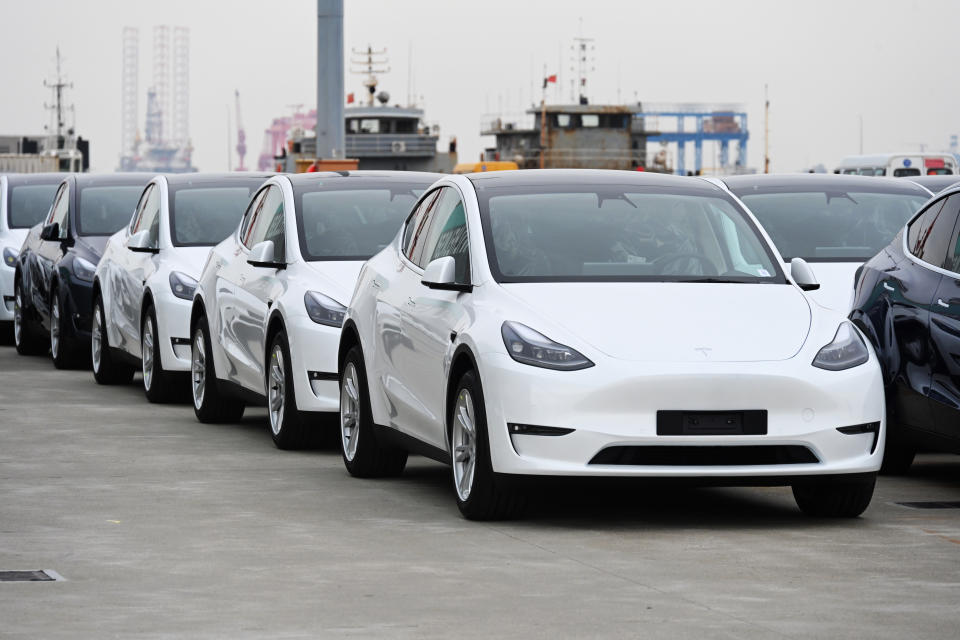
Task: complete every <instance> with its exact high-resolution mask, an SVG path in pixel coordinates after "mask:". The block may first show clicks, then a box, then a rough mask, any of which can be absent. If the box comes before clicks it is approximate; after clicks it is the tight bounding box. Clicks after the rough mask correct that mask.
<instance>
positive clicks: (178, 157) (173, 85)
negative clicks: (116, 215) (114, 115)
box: [119, 25, 196, 173]
mask: <svg viewBox="0 0 960 640" xmlns="http://www.w3.org/2000/svg"><path fill="white" fill-rule="evenodd" d="M121 59H122V64H121V69H122V70H121V89H120V100H121V105H120V134H121V135H120V144H121V150H120V166H119V170H120V171H149V172H158V173H189V172H193V171H196V168H195V167H194V166H193V164H192V162H191V155H192V153H193V146H192V145H191V143H190V125H189V119H190V31H189V30H188V29H187V28H186V27H173V28H172V30H171V27H169V26H167V25H158V26H155V27H154V28H153V77H152V78H151V84H150V86H149V87H148V88H147V104H146V118H145V126H144V135H143V136H142V137H141V135H140V133H139V130H138V128H137V118H138V116H139V97H138V96H139V93H138V92H139V68H140V32H139V30H138V29H137V28H135V27H125V28H124V29H123V40H122V58H121Z"/></svg>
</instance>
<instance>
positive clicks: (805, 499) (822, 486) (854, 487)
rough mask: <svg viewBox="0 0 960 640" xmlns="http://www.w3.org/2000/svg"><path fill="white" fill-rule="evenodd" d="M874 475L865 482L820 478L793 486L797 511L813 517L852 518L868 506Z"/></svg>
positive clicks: (871, 495)
mask: <svg viewBox="0 0 960 640" xmlns="http://www.w3.org/2000/svg"><path fill="white" fill-rule="evenodd" d="M876 481H877V477H876V475H875V474H873V475H871V476H870V477H869V478H867V479H855V480H844V479H824V480H814V481H808V482H803V483H798V484H795V485H793V497H794V499H795V500H796V501H797V506H798V507H800V511H802V512H803V513H805V514H806V515H808V516H813V517H817V518H856V517H857V516H859V515H860V514H861V513H863V512H864V511H865V510H866V508H867V507H868V506H869V505H870V500H871V499H872V498H873V488H874V486H875V485H876Z"/></svg>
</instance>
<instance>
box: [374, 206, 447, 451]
mask: <svg viewBox="0 0 960 640" xmlns="http://www.w3.org/2000/svg"><path fill="white" fill-rule="evenodd" d="M440 195H441V190H440V189H437V190H434V191H432V192H430V193H428V194H427V195H425V196H424V197H423V198H422V199H421V200H420V203H419V204H418V205H417V207H416V208H415V209H414V211H413V212H412V213H411V214H410V216H409V217H408V218H407V222H406V224H405V225H404V230H403V238H402V241H401V245H400V252H399V253H398V254H397V255H396V256H395V260H396V262H395V264H393V265H390V268H388V269H387V273H378V274H376V275H375V276H374V277H373V279H372V280H371V285H370V286H373V287H375V288H376V289H377V304H376V313H375V318H376V320H375V332H376V333H375V336H376V340H377V341H378V345H377V349H376V350H375V351H374V354H375V356H374V359H375V361H374V363H373V364H374V371H375V372H376V375H379V376H380V385H376V387H378V388H381V389H383V392H384V394H385V395H386V398H385V400H386V404H387V406H389V407H390V411H389V415H390V420H391V425H390V426H392V427H394V428H395V429H398V430H399V431H403V432H404V433H408V434H410V435H416V434H419V432H421V431H422V429H417V428H416V425H418V424H421V423H422V422H423V420H422V418H419V417H418V416H422V415H423V414H424V408H422V407H420V406H418V400H417V398H416V396H415V395H414V392H413V390H412V389H411V380H410V376H411V373H412V370H411V369H410V366H411V363H412V362H413V361H414V360H415V356H414V355H413V353H412V351H413V344H412V343H411V341H410V339H409V336H408V335H407V334H406V332H405V331H404V328H403V319H402V316H403V312H404V308H405V306H406V305H407V303H408V302H409V301H411V300H412V298H413V296H414V295H415V293H416V287H417V286H418V285H419V284H420V277H421V275H422V273H423V269H422V268H421V267H420V266H419V264H418V261H419V260H420V256H421V254H422V252H423V245H424V243H425V242H426V239H427V232H428V230H429V227H430V220H431V219H432V217H433V215H434V212H435V211H436V206H437V203H438V201H439V199H440ZM414 375H415V374H414Z"/></svg>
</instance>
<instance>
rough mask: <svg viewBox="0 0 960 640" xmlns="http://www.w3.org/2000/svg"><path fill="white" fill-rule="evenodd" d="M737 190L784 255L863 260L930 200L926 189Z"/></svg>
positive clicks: (814, 260) (895, 233)
mask: <svg viewBox="0 0 960 640" xmlns="http://www.w3.org/2000/svg"><path fill="white" fill-rule="evenodd" d="M737 195H738V196H739V197H740V199H741V200H743V202H744V203H745V204H746V205H747V206H748V207H749V208H750V210H751V211H753V213H754V215H756V216H757V219H758V220H759V221H760V224H762V225H763V228H764V229H766V231H767V233H768V234H770V237H771V238H772V239H773V243H774V244H775V245H776V246H777V249H779V250H780V254H781V255H782V256H783V259H784V260H787V261H789V260H791V259H793V258H803V259H804V260H807V261H811V262H817V261H819V262H831V261H832V262H863V261H865V260H869V259H870V258H871V257H873V256H874V255H876V253H877V252H878V251H880V249H882V248H883V247H885V246H886V245H887V244H889V243H890V241H891V240H893V237H894V236H895V235H897V232H898V231H900V229H902V228H903V225H904V224H905V223H906V221H907V219H908V218H910V216H911V215H912V214H913V213H914V212H916V210H917V209H919V208H920V205H922V204H923V203H924V202H925V201H926V199H927V198H926V197H925V196H924V195H922V194H913V193H863V192H853V191H851V192H844V191H836V192H832V191H831V192H826V191H806V192H793V193H755V192H752V191H749V190H746V189H742V190H738V193H737Z"/></svg>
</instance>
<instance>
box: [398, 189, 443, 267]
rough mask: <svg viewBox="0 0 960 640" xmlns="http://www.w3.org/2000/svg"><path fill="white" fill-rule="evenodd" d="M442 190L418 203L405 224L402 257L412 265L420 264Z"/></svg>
mask: <svg viewBox="0 0 960 640" xmlns="http://www.w3.org/2000/svg"><path fill="white" fill-rule="evenodd" d="M441 191H443V190H442V189H437V190H436V191H433V192H431V193H430V195H428V196H427V197H426V198H424V199H423V200H421V201H420V206H419V207H417V211H416V213H415V214H414V215H412V216H411V217H410V220H409V222H407V228H406V229H404V232H403V247H404V248H403V255H405V256H406V257H407V260H410V261H411V262H413V263H414V264H420V262H419V260H420V254H421V253H423V244H424V242H426V239H427V229H429V228H430V219H431V218H432V217H433V213H434V211H436V208H437V202H438V201H439V200H440V193H441Z"/></svg>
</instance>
